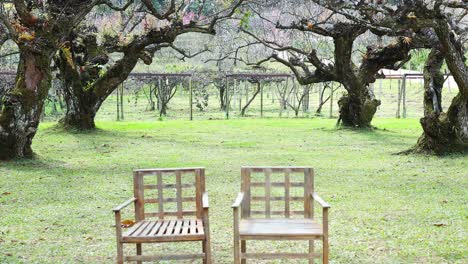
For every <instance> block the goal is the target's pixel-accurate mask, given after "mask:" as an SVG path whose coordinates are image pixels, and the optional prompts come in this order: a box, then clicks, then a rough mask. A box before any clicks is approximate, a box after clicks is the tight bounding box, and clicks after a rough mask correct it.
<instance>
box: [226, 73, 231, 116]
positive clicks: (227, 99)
mask: <svg viewBox="0 0 468 264" xmlns="http://www.w3.org/2000/svg"><path fill="white" fill-rule="evenodd" d="M225 94H226V101H225V103H226V119H229V107H230V103H229V78H228V77H226V92H225Z"/></svg>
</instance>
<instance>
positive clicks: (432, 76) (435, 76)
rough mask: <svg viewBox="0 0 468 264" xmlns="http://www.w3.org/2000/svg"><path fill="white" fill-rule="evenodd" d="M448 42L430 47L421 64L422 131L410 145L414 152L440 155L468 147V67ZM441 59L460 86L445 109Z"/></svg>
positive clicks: (461, 56)
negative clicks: (422, 67)
mask: <svg viewBox="0 0 468 264" xmlns="http://www.w3.org/2000/svg"><path fill="white" fill-rule="evenodd" d="M444 41H446V42H447V43H445V46H444V43H443V42H444ZM449 42H450V40H449V39H447V40H443V41H442V45H441V48H440V49H432V51H431V53H430V54H429V57H428V59H427V61H426V65H425V67H424V88H425V94H424V117H423V118H421V121H420V122H421V126H422V128H423V134H422V135H421V137H420V138H419V140H418V143H417V144H416V146H415V147H414V148H413V149H412V151H414V152H418V153H431V154H432V153H433V154H438V155H441V154H446V153H452V152H460V151H467V150H468V96H467V87H466V79H467V76H466V73H467V71H466V66H465V64H464V62H463V60H462V59H461V58H463V55H462V53H460V52H457V49H456V48H455V46H454V45H452V44H451V43H449ZM457 53H458V55H457ZM444 59H445V60H446V62H447V66H448V67H449V69H450V71H451V73H452V74H453V76H454V79H455V81H456V82H457V84H458V89H459V93H458V95H457V96H456V97H455V98H454V99H453V100H452V102H451V105H450V107H449V109H448V110H447V112H446V113H445V112H443V109H442V105H441V96H442V87H443V83H444V77H443V74H442V72H441V67H442V63H443V61H444Z"/></svg>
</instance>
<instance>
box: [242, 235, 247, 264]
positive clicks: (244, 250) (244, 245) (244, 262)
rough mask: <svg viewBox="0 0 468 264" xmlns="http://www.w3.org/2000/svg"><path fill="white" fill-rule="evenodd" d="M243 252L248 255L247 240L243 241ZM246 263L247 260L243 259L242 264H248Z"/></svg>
mask: <svg viewBox="0 0 468 264" xmlns="http://www.w3.org/2000/svg"><path fill="white" fill-rule="evenodd" d="M241 252H242V253H247V243H246V241H245V240H241ZM246 263H247V260H246V259H241V264H246Z"/></svg>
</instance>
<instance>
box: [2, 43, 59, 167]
mask: <svg viewBox="0 0 468 264" xmlns="http://www.w3.org/2000/svg"><path fill="white" fill-rule="evenodd" d="M52 54H53V50H42V51H41V52H37V51H31V50H29V49H28V48H24V47H23V48H20V61H19V64H18V70H17V76H16V81H15V87H14V88H13V89H11V90H10V91H9V92H8V93H7V94H6V95H5V96H4V99H3V100H4V101H3V103H4V106H3V109H2V112H1V114H0V159H2V160H7V159H13V158H24V157H32V155H33V151H32V148H31V143H32V140H33V137H34V136H35V134H36V131H37V129H38V126H39V121H40V116H41V113H42V111H43V108H44V101H45V99H46V97H47V94H48V90H49V87H50V84H51V70H50V63H51V58H52Z"/></svg>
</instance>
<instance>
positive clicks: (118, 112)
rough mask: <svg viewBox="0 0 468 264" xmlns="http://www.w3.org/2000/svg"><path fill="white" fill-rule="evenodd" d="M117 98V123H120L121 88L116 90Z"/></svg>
mask: <svg viewBox="0 0 468 264" xmlns="http://www.w3.org/2000/svg"><path fill="white" fill-rule="evenodd" d="M116 93H117V95H116V97H117V121H120V104H119V98H120V97H119V88H117V89H116Z"/></svg>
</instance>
